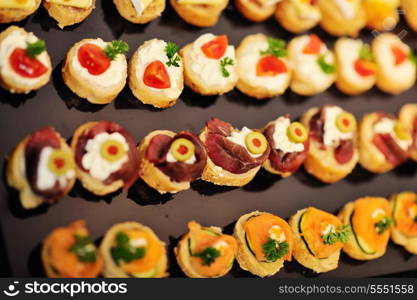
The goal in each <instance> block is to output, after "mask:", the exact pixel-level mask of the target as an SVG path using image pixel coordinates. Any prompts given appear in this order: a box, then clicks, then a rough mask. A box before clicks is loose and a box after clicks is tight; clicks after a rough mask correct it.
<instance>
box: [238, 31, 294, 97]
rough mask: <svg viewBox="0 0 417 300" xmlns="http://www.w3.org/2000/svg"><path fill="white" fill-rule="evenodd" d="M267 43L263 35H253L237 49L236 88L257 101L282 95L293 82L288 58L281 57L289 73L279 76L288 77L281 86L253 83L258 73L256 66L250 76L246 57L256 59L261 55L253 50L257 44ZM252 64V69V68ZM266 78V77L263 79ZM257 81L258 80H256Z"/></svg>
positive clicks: (244, 40) (246, 38)
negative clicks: (291, 81)
mask: <svg viewBox="0 0 417 300" xmlns="http://www.w3.org/2000/svg"><path fill="white" fill-rule="evenodd" d="M263 43H267V37H266V36H265V35H263V34H261V33H258V34H253V35H249V36H247V37H245V38H244V39H243V40H242V42H241V43H240V45H239V47H238V48H237V49H236V60H237V66H238V67H237V70H238V76H239V80H238V82H237V84H236V87H237V88H238V89H239V90H240V91H241V92H242V93H244V94H246V95H248V96H250V97H254V98H256V99H265V98H271V97H273V96H277V95H282V94H283V93H284V92H285V91H286V89H287V88H288V86H289V84H290V80H291V69H290V67H289V66H288V61H287V59H286V57H281V58H280V60H281V61H283V62H284V63H285V65H286V66H287V73H286V74H279V75H278V76H286V77H285V78H284V80H282V83H281V84H276V85H274V86H271V87H269V86H264V85H259V84H257V83H255V82H254V81H253V76H255V74H256V73H255V72H256V65H254V66H253V70H251V73H250V74H248V73H249V72H248V69H247V68H246V67H245V66H246V65H245V64H248V61H247V57H246V55H248V56H249V55H250V56H252V55H253V56H254V58H255V59H256V58H257V56H258V55H259V54H258V52H255V51H253V50H251V49H253V47H254V46H255V45H256V44H263ZM252 64H253V63H252V62H251V67H252ZM261 78H264V77H261ZM256 79H257V78H256ZM264 79H266V80H269V79H271V78H269V77H265V78H264Z"/></svg>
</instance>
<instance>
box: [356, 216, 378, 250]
mask: <svg viewBox="0 0 417 300" xmlns="http://www.w3.org/2000/svg"><path fill="white" fill-rule="evenodd" d="M352 217H353V213H351V214H350V217H349V225H350V227H351V228H352V233H353V236H354V237H355V241H356V243H357V244H358V246H359V249H361V251H362V252H363V253H365V254H368V255H373V254H375V253H376V250H374V249H372V247H371V246H369V245H368V243H366V242H365V241H364V240H363V239H362V238H361V237H360V236H358V235H356V232H355V229H354V228H353V225H352Z"/></svg>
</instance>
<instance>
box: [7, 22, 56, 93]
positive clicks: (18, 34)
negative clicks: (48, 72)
mask: <svg viewBox="0 0 417 300" xmlns="http://www.w3.org/2000/svg"><path fill="white" fill-rule="evenodd" d="M37 40H38V38H37V37H36V36H35V35H34V34H33V33H32V32H29V33H27V32H24V31H21V30H14V31H12V32H11V33H10V34H9V35H8V36H7V37H5V38H4V39H3V40H2V41H1V43H0V72H1V76H2V77H7V78H10V80H13V81H17V82H19V83H20V84H24V85H27V86H32V85H36V84H37V83H38V82H39V81H41V80H42V79H43V78H44V75H42V76H40V77H38V78H26V77H22V76H20V75H19V74H17V73H16V72H15V71H14V70H13V68H12V67H11V65H10V63H9V58H10V56H11V55H12V53H13V51H14V50H15V49H16V48H22V49H26V48H27V43H34V42H36V41H37ZM36 59H37V60H38V61H40V62H41V63H42V64H43V65H44V66H45V67H47V68H48V69H50V68H51V64H50V61H49V59H48V54H47V53H46V51H43V52H42V53H41V54H40V55H38V56H37V57H36Z"/></svg>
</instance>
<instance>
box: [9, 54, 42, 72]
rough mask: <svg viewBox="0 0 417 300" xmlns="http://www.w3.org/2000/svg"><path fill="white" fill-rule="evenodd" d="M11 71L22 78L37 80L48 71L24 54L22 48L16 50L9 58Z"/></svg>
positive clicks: (34, 59)
mask: <svg viewBox="0 0 417 300" xmlns="http://www.w3.org/2000/svg"><path fill="white" fill-rule="evenodd" d="M9 63H10V65H11V67H12V69H13V70H14V71H15V72H16V73H17V74H19V75H20V76H22V77H26V78H37V77H40V76H42V75H43V74H45V73H46V72H47V71H48V68H47V67H46V66H45V65H44V64H43V63H41V62H40V61H39V60H37V59H36V58H32V57H30V56H28V55H27V54H26V50H25V49H23V48H16V49H15V50H14V51H13V53H12V55H10V57H9Z"/></svg>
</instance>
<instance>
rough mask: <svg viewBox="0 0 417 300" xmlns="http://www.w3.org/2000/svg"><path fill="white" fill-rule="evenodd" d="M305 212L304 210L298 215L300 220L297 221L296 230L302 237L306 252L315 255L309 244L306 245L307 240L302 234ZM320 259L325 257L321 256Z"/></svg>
mask: <svg viewBox="0 0 417 300" xmlns="http://www.w3.org/2000/svg"><path fill="white" fill-rule="evenodd" d="M306 213H307V212H304V213H303V214H302V215H301V217H300V221H299V222H298V231H299V232H300V235H301V239H302V241H303V242H304V245H305V246H306V248H307V250H308V252H309V253H310V254H311V255H313V256H316V255H315V254H314V252H313V250H311V248H310V246H309V245H308V243H307V240H306V239H305V238H304V235H303V220H305V215H306ZM322 259H325V258H322Z"/></svg>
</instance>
